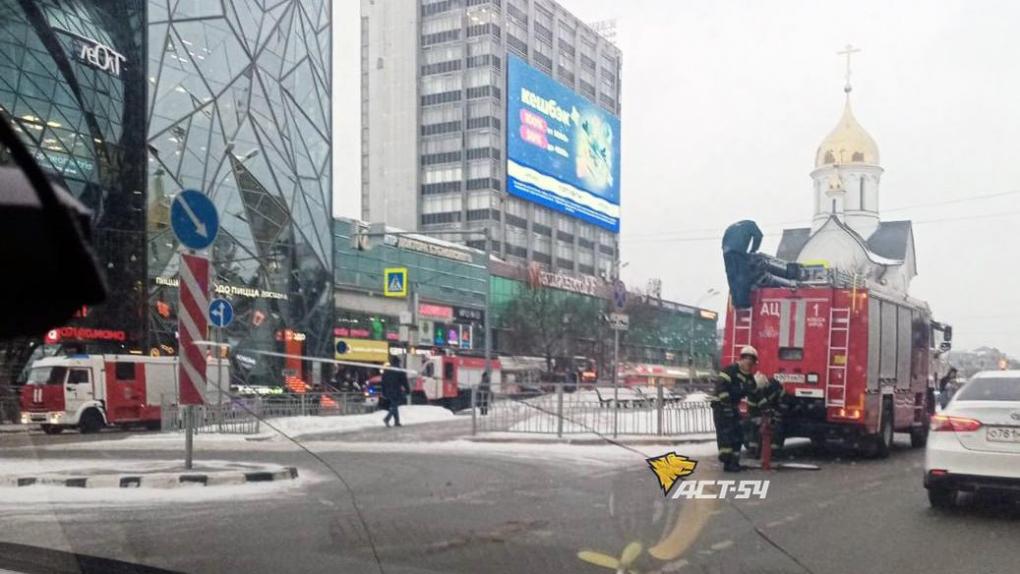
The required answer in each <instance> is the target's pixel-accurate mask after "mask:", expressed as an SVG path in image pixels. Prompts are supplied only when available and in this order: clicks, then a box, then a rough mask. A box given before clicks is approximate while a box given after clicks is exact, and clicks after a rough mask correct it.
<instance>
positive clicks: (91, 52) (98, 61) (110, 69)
mask: <svg viewBox="0 0 1020 574" xmlns="http://www.w3.org/2000/svg"><path fill="white" fill-rule="evenodd" d="M69 33H70V32H69ZM74 56H75V57H76V58H78V61H79V62H82V63H84V64H88V65H89V66H91V67H93V68H95V69H97V70H102V71H104V72H106V73H107V74H110V75H111V76H113V77H115V78H119V77H120V67H121V64H123V63H124V62H125V60H126V59H127V58H125V57H124V55H123V54H121V53H119V52H117V51H116V50H114V49H113V48H111V47H109V46H107V45H106V44H100V43H99V42H97V41H96V40H93V39H92V38H86V37H84V36H79V35H77V34H75V35H74Z"/></svg>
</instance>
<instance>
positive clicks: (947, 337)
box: [942, 325, 953, 343]
mask: <svg viewBox="0 0 1020 574" xmlns="http://www.w3.org/2000/svg"><path fill="white" fill-rule="evenodd" d="M942 340H943V341H945V342H947V343H949V342H951V341H952V340H953V328H952V327H950V326H949V325H946V330H945V331H943V332H942Z"/></svg>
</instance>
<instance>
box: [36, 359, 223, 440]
mask: <svg viewBox="0 0 1020 574" xmlns="http://www.w3.org/2000/svg"><path fill="white" fill-rule="evenodd" d="M221 365H222V367H221V368H222V369H223V373H221V381H222V383H223V385H224V388H228V385H229V382H230V376H229V374H228V373H227V366H226V361H221ZM215 370H216V365H215V360H212V361H211V362H210V365H209V368H208V369H207V374H208V375H209V376H208V378H209V381H208V384H207V388H206V396H207V397H215V396H216V395H215V389H216V387H215V385H216V381H217V379H216V377H215ZM176 373H177V358H176V357H147V356H142V355H70V356H60V357H48V358H44V359H40V360H38V361H36V362H35V363H33V364H32V367H31V368H30V369H29V373H28V380H27V382H26V384H25V385H24V387H23V388H22V389H21V422H22V423H23V424H40V425H42V429H43V430H44V431H45V432H46V433H48V434H57V433H60V432H62V431H63V430H64V429H70V428H77V429H78V430H80V431H81V432H82V433H91V432H97V431H99V430H100V429H102V428H103V427H105V426H108V425H118V426H131V425H141V426H145V427H147V428H153V429H158V428H159V427H160V417H161V405H162V404H164V403H167V404H170V403H176V402H177V376H176ZM210 388H211V389H212V391H211V392H210V390H209V389H210Z"/></svg>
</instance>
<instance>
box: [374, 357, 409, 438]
mask: <svg viewBox="0 0 1020 574" xmlns="http://www.w3.org/2000/svg"><path fill="white" fill-rule="evenodd" d="M390 367H392V368H390V369H386V370H385V371H384V372H383V375H382V383H381V385H380V386H381V387H382V396H383V398H384V399H386V402H387V403H389V404H388V406H387V409H386V411H387V412H386V417H385V418H383V423H385V424H386V426H390V419H393V424H394V426H398V427H399V426H401V424H400V405H402V404H404V402H405V401H406V400H407V395H409V394H410V393H411V385H410V384H408V382H407V373H405V372H404V371H402V370H398V369H400V357H397V356H391V357H390Z"/></svg>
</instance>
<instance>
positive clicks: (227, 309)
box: [209, 299, 234, 329]
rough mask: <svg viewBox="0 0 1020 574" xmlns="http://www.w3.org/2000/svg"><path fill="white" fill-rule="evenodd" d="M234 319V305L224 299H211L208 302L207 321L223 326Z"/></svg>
mask: <svg viewBox="0 0 1020 574" xmlns="http://www.w3.org/2000/svg"><path fill="white" fill-rule="evenodd" d="M233 320H234V306H233V305H231V304H230V301H227V300H226V299H213V300H212V301H210V302H209V322H210V323H212V324H213V325H215V326H217V327H219V328H221V329H222V328H223V327H226V326H227V325H229V324H230V322H231V321H233Z"/></svg>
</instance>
